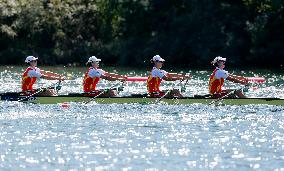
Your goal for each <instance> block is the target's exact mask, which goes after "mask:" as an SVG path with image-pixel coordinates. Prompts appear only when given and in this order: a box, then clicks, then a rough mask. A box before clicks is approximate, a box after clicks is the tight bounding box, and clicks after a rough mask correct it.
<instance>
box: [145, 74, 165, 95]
mask: <svg viewBox="0 0 284 171" xmlns="http://www.w3.org/2000/svg"><path fill="white" fill-rule="evenodd" d="M161 82H162V79H161V78H159V77H152V75H150V76H149V77H148V80H147V89H148V92H149V93H154V92H161V91H160V84H161Z"/></svg>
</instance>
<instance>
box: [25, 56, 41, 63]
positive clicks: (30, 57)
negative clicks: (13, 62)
mask: <svg viewBox="0 0 284 171" xmlns="http://www.w3.org/2000/svg"><path fill="white" fill-rule="evenodd" d="M37 59H38V58H36V57H34V56H28V57H27V58H26V60H25V62H26V63H30V62H31V61H36V60H37Z"/></svg>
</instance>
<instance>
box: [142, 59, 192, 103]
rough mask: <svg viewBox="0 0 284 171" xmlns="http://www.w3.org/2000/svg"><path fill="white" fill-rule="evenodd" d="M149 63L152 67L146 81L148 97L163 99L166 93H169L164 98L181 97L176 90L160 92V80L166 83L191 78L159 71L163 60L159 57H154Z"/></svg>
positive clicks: (185, 75)
mask: <svg viewBox="0 0 284 171" xmlns="http://www.w3.org/2000/svg"><path fill="white" fill-rule="evenodd" d="M150 61H151V63H153V64H154V67H153V68H152V70H151V71H150V73H149V76H148V80H147V89H148V94H149V96H150V97H163V96H164V95H165V93H166V92H167V91H170V92H169V93H168V94H167V95H166V97H168V98H171V97H182V94H181V93H180V91H179V90H178V89H173V90H166V91H161V90H160V84H161V82H162V80H166V81H176V80H184V79H189V78H190V77H191V76H190V75H187V74H178V73H168V72H166V71H165V70H161V68H162V66H163V63H164V62H165V60H164V59H163V58H161V57H160V56H159V55H155V56H154V57H153V58H152V59H151V60H150Z"/></svg>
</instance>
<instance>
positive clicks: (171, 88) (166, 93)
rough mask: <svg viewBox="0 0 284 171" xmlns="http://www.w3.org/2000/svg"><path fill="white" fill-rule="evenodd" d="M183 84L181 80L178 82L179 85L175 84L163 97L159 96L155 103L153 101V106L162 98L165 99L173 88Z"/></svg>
mask: <svg viewBox="0 0 284 171" xmlns="http://www.w3.org/2000/svg"><path fill="white" fill-rule="evenodd" d="M182 82H183V80H180V82H179V83H177V84H175V85H174V86H172V88H171V89H169V90H168V91H167V92H166V93H165V94H164V95H163V96H161V97H160V98H158V99H157V100H156V101H155V104H156V103H158V102H160V101H161V100H162V99H163V98H164V97H166V95H168V94H169V93H170V92H171V91H172V90H173V89H174V87H176V86H178V85H179V84H181V83H182Z"/></svg>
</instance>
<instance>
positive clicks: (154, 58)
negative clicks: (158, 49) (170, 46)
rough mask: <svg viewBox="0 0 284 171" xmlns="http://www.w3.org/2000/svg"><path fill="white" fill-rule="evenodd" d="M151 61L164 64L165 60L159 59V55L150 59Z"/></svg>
mask: <svg viewBox="0 0 284 171" xmlns="http://www.w3.org/2000/svg"><path fill="white" fill-rule="evenodd" d="M152 60H153V61H159V62H164V61H165V60H164V59H163V58H161V57H160V55H155V56H154V57H153V58H152Z"/></svg>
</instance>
